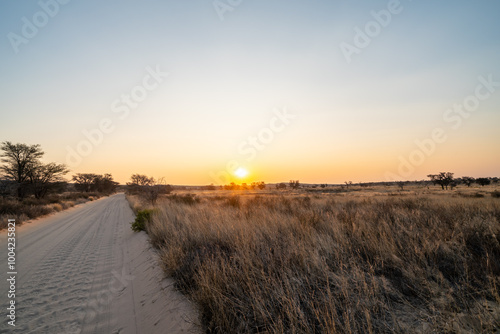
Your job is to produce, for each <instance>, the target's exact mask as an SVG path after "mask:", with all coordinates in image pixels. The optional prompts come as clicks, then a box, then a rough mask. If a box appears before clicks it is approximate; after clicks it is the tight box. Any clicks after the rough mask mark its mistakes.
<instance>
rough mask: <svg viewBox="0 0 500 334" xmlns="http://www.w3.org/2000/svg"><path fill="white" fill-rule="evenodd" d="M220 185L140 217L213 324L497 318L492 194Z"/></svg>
mask: <svg viewBox="0 0 500 334" xmlns="http://www.w3.org/2000/svg"><path fill="white" fill-rule="evenodd" d="M462 191H464V190H463V189H462ZM476 191H484V190H477V189H476V190H470V189H467V192H468V193H469V192H470V193H473V192H476ZM488 191H491V189H490V190H488ZM374 192H376V193H377V194H378V195H374V194H373V193H374ZM424 192H427V193H425V194H423V193H424ZM224 194H226V192H224V191H220V192H217V191H216V192H210V193H206V192H204V193H203V195H201V196H196V197H195V198H198V197H201V199H200V200H198V201H190V200H186V201H183V200H182V199H181V198H182V197H183V196H185V195H178V196H177V198H176V199H173V198H172V197H170V198H168V199H164V200H163V201H162V202H160V203H159V210H157V211H158V213H157V214H156V215H155V216H154V218H153V221H152V223H150V224H149V225H147V231H148V233H149V235H150V237H151V239H152V242H153V244H154V245H155V246H156V247H158V248H159V250H160V254H161V258H162V261H163V264H164V268H165V270H166V272H167V273H168V274H169V275H171V276H173V277H174V278H175V279H176V281H177V284H178V288H179V289H180V290H181V291H183V292H184V293H186V294H187V295H189V296H190V297H191V298H192V300H194V301H195V302H196V303H197V305H198V306H199V308H200V312H201V314H202V320H203V323H204V326H205V329H206V331H207V332H209V333H427V332H443V333H460V332H462V331H464V332H474V333H492V332H494V331H495V330H497V329H498V328H499V327H500V307H499V305H500V296H499V291H498V289H499V286H500V223H499V222H500V199H498V198H493V197H492V196H486V197H474V196H472V197H470V196H468V197H463V196H462V195H459V194H458V191H453V192H442V191H435V190H434V189H425V188H424V189H413V190H407V191H406V192H397V191H395V189H390V190H387V191H385V192H384V191H383V189H363V190H360V191H352V192H349V193H347V195H346V194H344V193H340V194H339V193H322V194H320V193H309V194H308V193H304V192H303V191H301V192H292V191H288V192H285V193H284V195H278V194H273V193H272V192H267V193H266V195H261V196H259V195H255V192H254V193H247V195H246V196H243V195H237V194H232V195H229V196H225V195H224ZM136 204H137V203H136ZM136 204H133V206H135V205H136ZM137 205H138V204H137ZM137 207H138V206H137Z"/></svg>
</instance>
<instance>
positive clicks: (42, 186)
mask: <svg viewBox="0 0 500 334" xmlns="http://www.w3.org/2000/svg"><path fill="white" fill-rule="evenodd" d="M68 172H69V170H68V169H67V168H66V166H65V165H62V164H56V163H54V162H51V163H48V164H41V163H38V164H37V165H35V166H34V168H31V170H30V172H29V180H30V185H31V190H32V191H33V195H35V198H43V197H44V196H45V195H46V194H47V193H48V192H49V191H50V190H53V189H57V188H60V187H61V186H62V185H63V184H65V183H66V182H65V180H64V179H63V175H65V174H67V173H68Z"/></svg>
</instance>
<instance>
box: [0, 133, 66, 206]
mask: <svg viewBox="0 0 500 334" xmlns="http://www.w3.org/2000/svg"><path fill="white" fill-rule="evenodd" d="M0 149H1V150H2V151H3V153H2V154H1V155H0V157H1V162H2V163H3V165H2V166H0V172H1V173H2V174H3V177H4V178H5V179H7V180H10V181H13V182H14V183H15V184H16V188H17V189H16V192H17V197H18V199H22V198H24V197H25V196H26V194H27V192H28V191H29V190H31V191H33V192H34V195H35V197H37V198H41V197H43V196H45V194H47V192H48V191H49V190H50V189H51V188H52V186H54V185H56V184H58V183H60V182H62V181H63V179H62V176H63V175H65V174H66V173H68V170H67V168H66V166H64V165H62V164H56V163H49V164H43V163H42V162H41V161H40V159H41V158H42V156H43V155H44V152H43V151H42V148H41V147H40V145H27V144H21V143H17V144H13V143H11V142H10V141H5V142H2V144H1V146H0Z"/></svg>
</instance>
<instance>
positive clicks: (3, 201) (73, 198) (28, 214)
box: [0, 192, 102, 230]
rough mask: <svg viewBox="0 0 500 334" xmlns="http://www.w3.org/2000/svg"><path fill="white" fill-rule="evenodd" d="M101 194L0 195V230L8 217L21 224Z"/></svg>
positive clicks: (5, 224)
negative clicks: (13, 196) (19, 197)
mask: <svg viewBox="0 0 500 334" xmlns="http://www.w3.org/2000/svg"><path fill="white" fill-rule="evenodd" d="M101 196H102V195H100V194H98V193H80V192H73V193H70V192H68V193H63V194H52V195H48V196H46V197H45V198H41V199H36V198H34V197H29V198H25V199H23V200H17V199H15V198H5V197H0V230H1V229H4V228H6V227H7V220H8V219H15V220H16V224H18V225H21V224H22V223H24V222H26V221H28V220H30V219H34V218H37V217H41V216H45V215H48V214H50V213H53V212H59V211H62V210H65V209H67V208H70V207H73V206H75V205H77V204H81V203H85V202H87V201H92V200H94V199H97V198H99V197H101Z"/></svg>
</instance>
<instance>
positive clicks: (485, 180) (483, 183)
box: [476, 177, 491, 187]
mask: <svg viewBox="0 0 500 334" xmlns="http://www.w3.org/2000/svg"><path fill="white" fill-rule="evenodd" d="M476 182H477V184H479V185H480V186H481V187H484V186H487V185H489V184H490V183H491V180H490V179H488V178H487V177H480V178H478V179H477V180H476Z"/></svg>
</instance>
